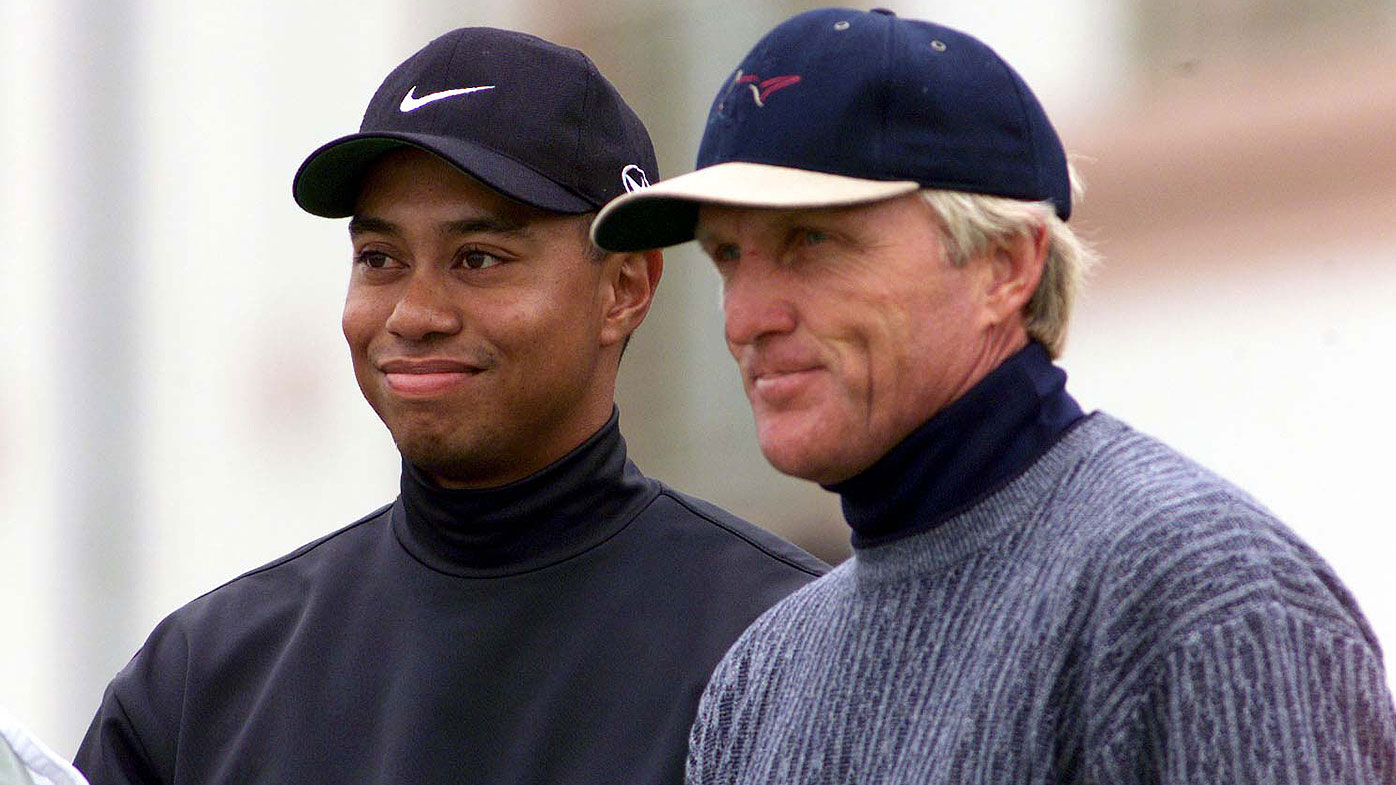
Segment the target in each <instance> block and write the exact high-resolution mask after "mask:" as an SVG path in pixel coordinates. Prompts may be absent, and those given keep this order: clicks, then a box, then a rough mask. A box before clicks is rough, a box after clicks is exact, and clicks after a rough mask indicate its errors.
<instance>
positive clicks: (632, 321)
mask: <svg viewBox="0 0 1396 785" xmlns="http://www.w3.org/2000/svg"><path fill="white" fill-rule="evenodd" d="M602 264H604V265H605V266H606V286H607V291H608V296H607V297H606V303H605V304H606V310H605V312H604V313H603V314H602V325H601V345H602V346H611V345H613V344H621V343H624V341H625V339H626V338H627V337H629V336H630V334H631V333H633V332H635V329H636V328H637V327H639V326H640V322H643V321H644V320H645V314H647V313H649V310H650V303H652V302H654V290H655V288H656V287H658V286H659V277H660V276H661V275H663V274H664V254H663V253H662V252H660V251H659V250H658V249H653V250H649V251H634V252H629V253H614V254H609V255H608V256H607V257H606V259H605V260H604V261H603V262H602Z"/></svg>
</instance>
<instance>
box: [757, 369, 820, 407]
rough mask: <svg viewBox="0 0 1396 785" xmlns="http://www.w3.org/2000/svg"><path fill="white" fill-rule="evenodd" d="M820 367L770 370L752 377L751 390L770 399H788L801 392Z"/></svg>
mask: <svg viewBox="0 0 1396 785" xmlns="http://www.w3.org/2000/svg"><path fill="white" fill-rule="evenodd" d="M819 370H820V369H819V368H817V367H814V368H801V369H799V370H796V371H769V372H765V373H761V374H758V375H756V376H754V377H752V380H751V391H752V394H753V395H759V396H761V397H762V398H763V399H766V400H769V401H780V400H783V399H788V398H791V397H793V396H794V395H796V394H797V393H799V392H800V391H801V390H803V389H804V387H805V386H806V385H807V384H808V383H809V382H810V381H811V380H812V379H813V378H814V377H815V375H816V374H818V373H819Z"/></svg>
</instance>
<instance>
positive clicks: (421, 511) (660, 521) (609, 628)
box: [78, 415, 825, 785]
mask: <svg viewBox="0 0 1396 785" xmlns="http://www.w3.org/2000/svg"><path fill="white" fill-rule="evenodd" d="M824 570H825V566H824V565H823V564H821V563H820V562H818V561H816V560H815V559H814V558H813V557H811V556H809V555H808V554H806V553H804V552H802V551H800V550H799V549H797V548H795V547H794V546H792V545H790V544H789V543H786V542H783V541H781V540H779V539H777V538H776V537H775V536H774V535H772V534H770V533H768V532H765V531H763V530H761V529H758V528H757V527H756V526H753V525H752V524H750V523H747V522H745V521H742V520H739V519H737V518H734V517H733V516H732V515H730V514H728V513H726V512H723V511H722V510H720V509H718V508H716V507H713V506H712V505H710V504H707V503H706V502H703V501H700V500H698V499H694V498H692V497H689V496H685V495H684V494H682V493H679V492H677V491H675V490H673V489H672V488H669V487H668V486H665V485H664V484H662V483H660V482H658V481H656V480H653V479H647V478H646V477H644V476H643V475H642V474H640V472H639V470H638V469H636V468H635V466H634V465H633V464H631V463H630V462H629V461H627V460H626V454H625V441H624V440H623V439H622V438H621V435H620V430H619V428H618V426H617V418H616V417H615V416H614V415H613V416H612V418H611V421H610V422H609V423H607V424H606V425H605V426H604V427H602V428H601V429H600V430H599V431H598V432H597V433H596V434H594V435H593V436H592V437H591V438H589V439H587V440H586V441H585V442H583V443H582V444H581V445H579V446H578V447H577V448H576V449H574V450H573V451H572V452H570V453H568V454H567V455H565V456H563V457H562V458H561V459H559V460H557V461H556V462H554V463H553V464H552V465H550V466H548V467H547V468H545V469H543V470H542V471H540V472H538V473H536V474H534V475H532V476H530V477H527V478H525V479H522V480H519V481H518V482H515V483H512V484H509V485H505V486H502V487H499V488H491V489H486V490H448V489H444V488H441V487H440V486H438V485H437V484H436V483H434V482H433V481H432V480H431V479H430V478H429V477H427V476H426V475H425V474H423V473H422V472H421V471H419V470H418V469H417V468H416V467H413V466H411V465H407V466H405V467H404V471H403V476H402V495H401V496H400V497H399V499H398V500H397V501H395V502H394V503H393V504H390V505H387V506H386V507H384V508H382V509H380V510H378V511H377V512H374V513H372V514H371V515H369V516H367V517H365V518H363V519H361V520H360V521H358V522H356V523H354V524H353V525H351V526H348V527H345V528H343V529H340V530H339V531H337V532H335V533H333V534H331V535H328V536H326V537H323V538H321V539H319V540H317V541H315V542H313V543H310V544H308V545H306V546H305V547H303V548H301V549H299V550H297V551H296V552H294V553H292V554H289V555H287V556H285V557H283V558H282V559H279V560H277V561H276V562H273V563H272V564H269V565H266V566H265V567H261V568H259V569H257V570H254V571H252V572H250V573H248V574H246V575H244V576H242V577H240V578H238V579H236V580H234V581H231V582H229V583H228V584H226V585H224V586H222V587H221V588H219V589H217V590H215V591H212V592H209V593H208V594H206V595H204V596H203V597H201V598H199V599H198V600H195V601H194V602H192V603H190V604H189V605H186V606H185V607H184V608H182V609H180V610H179V611H177V612H176V613H175V614H174V615H172V616H171V617H170V618H169V619H167V620H166V621H165V622H164V623H163V624H161V626H160V627H159V628H158V629H157V630H156V631H155V632H154V633H153V634H152V635H151V638H150V640H149V641H148V642H147V643H146V645H145V646H144V647H143V648H142V650H141V653H140V654H138V655H137V656H136V658H135V659H133V660H132V661H131V664H130V665H129V666H128V667H127V668H126V670H124V671H123V672H122V673H121V675H119V676H118V677H117V678H116V679H115V680H114V681H113V682H112V687H111V689H110V690H109V691H108V692H107V696H106V698H105V699H104V701H103V704H102V708H101V709H100V710H99V712H98V716H97V717H96V719H95V720H94V721H93V724H92V729H91V730H90V731H89V733H88V736H87V738H86V739H85V740H84V741H83V745H82V749H81V750H80V751H79V753H78V768H79V769H81V770H82V771H83V772H84V773H85V774H87V775H88V776H89V777H90V778H91V780H92V782H93V783H94V785H95V784H96V783H118V782H120V783H130V782H163V783H169V784H170V785H194V784H195V783H197V784H198V785H242V783H249V782H295V783H304V784H305V785H315V784H316V783H334V785H377V784H378V783H383V782H411V783H415V784H416V785H474V784H475V783H480V784H481V785H483V784H484V783H488V785H532V784H533V783H539V782H546V783H598V782H604V783H610V782H615V783H662V784H663V785H679V784H680V783H682V782H683V775H684V759H685V757H686V755H687V751H688V733H689V728H691V727H692V725H693V718H694V714H695V712H696V711H697V707H698V699H699V696H700V695H701V694H702V691H703V685H704V684H706V683H707V681H708V677H709V676H710V675H711V674H712V670H713V666H714V665H716V664H717V662H718V660H719V659H721V658H722V655H723V653H724V652H726V651H727V649H728V648H729V647H731V645H732V643H733V641H735V640H736V639H737V637H738V636H739V635H741V633H742V631H743V630H745V629H746V628H747V626H748V625H750V624H751V623H752V621H753V620H755V619H756V617H758V616H760V615H761V614H762V613H763V612H765V611H766V609H767V608H769V607H771V606H772V605H774V604H775V603H776V602H777V601H779V600H780V599H782V598H784V597H785V596H787V595H788V594H790V593H791V592H793V591H795V590H796V589H798V588H799V587H801V586H803V585H805V584H806V583H808V582H810V581H811V580H813V579H814V578H815V577H816V576H818V575H819V574H821V573H823V572H824Z"/></svg>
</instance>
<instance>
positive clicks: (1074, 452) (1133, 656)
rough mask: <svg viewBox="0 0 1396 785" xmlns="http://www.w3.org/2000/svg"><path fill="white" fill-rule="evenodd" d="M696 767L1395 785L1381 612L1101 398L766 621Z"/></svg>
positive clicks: (838, 779)
mask: <svg viewBox="0 0 1396 785" xmlns="http://www.w3.org/2000/svg"><path fill="white" fill-rule="evenodd" d="M689 755H690V757H689V763H688V781H689V782H690V783H692V784H694V785H710V784H714V785H715V784H716V783H750V784H751V785H756V783H760V784H761V785H775V784H777V783H860V784H861V785H876V784H878V783H881V784H883V785H893V784H894V783H895V784H897V785H900V784H901V783H908V784H910V783H916V784H917V785H924V784H927V783H947V784H949V783H954V785H974V784H976V783H984V784H985V785H988V784H990V783H992V784H993V785H1009V784H1012V785H1024V784H1026V783H1099V784H1100V785H1109V784H1113V783H1209V784H1211V783H1216V784H1222V783H1323V784H1325V785H1328V784H1334V783H1372V784H1373V785H1393V784H1396V717H1394V716H1393V710H1392V702H1391V696H1390V694H1389V693H1388V691H1387V685H1386V681H1385V675H1384V673H1383V670H1382V662H1381V653H1380V650H1379V648H1378V645H1377V641H1376V639H1375V638H1374V636H1373V634H1372V631H1371V629H1370V628H1369V627H1368V625H1367V623H1366V621H1365V620H1364V619H1363V618H1362V616H1361V614H1360V612H1359V611H1358V609H1357V606H1356V604H1355V603H1354V601H1353V599H1352V597H1351V596H1350V595H1349V594H1348V593H1347V591H1346V590H1345V589H1344V588H1343V586H1342V585H1341V584H1340V583H1339V581H1338V579H1337V577H1336V576H1335V575H1334V574H1333V572H1332V570H1331V569H1330V568H1329V567H1328V566H1327V565H1326V564H1324V562H1323V561H1322V560H1321V559H1320V558H1319V557H1318V556H1317V555H1315V554H1314V553H1313V552H1312V551H1311V550H1310V549H1309V548H1308V547H1307V546H1305V545H1304V544H1303V543H1302V542H1300V541H1299V540H1298V539H1297V538H1296V537H1295V536H1294V535H1293V534H1292V533H1291V532H1290V531H1289V530H1287V529H1286V528H1285V527H1284V526H1283V525H1281V524H1280V523H1279V522H1277V521H1276V520H1275V519H1274V518H1273V517H1272V516H1271V515H1270V514H1269V513H1268V512H1266V511H1265V510H1264V509H1263V508H1261V507H1260V506H1258V505H1257V504H1256V503H1255V502H1254V501H1252V500H1250V499H1249V498H1248V497H1247V496H1246V495H1245V494H1243V493H1242V492H1241V491H1239V490H1237V489H1235V488H1234V487H1232V486H1230V485H1228V484H1227V483H1226V482H1224V481H1223V480H1221V479H1219V478H1217V477H1215V476H1214V475H1211V474H1209V473H1208V472H1207V471H1206V470H1204V469H1202V468H1200V467H1199V466H1197V465H1196V464H1194V463H1192V462H1190V461H1188V460H1187V459H1185V458H1183V457H1181V456H1179V455H1178V454H1176V453H1175V452H1173V451H1171V450H1170V449H1168V448H1167V447H1165V446H1163V445H1162V444H1160V443H1159V442H1157V441H1155V440H1153V439H1150V438H1149V437H1147V436H1143V435H1141V434H1139V433H1136V432H1134V431H1132V430H1130V429H1129V428H1128V427H1127V426H1125V425H1124V424H1122V423H1120V422H1119V421H1117V420H1114V419H1112V418H1110V417H1109V416H1107V415H1104V414H1099V413H1097V414H1095V415H1092V416H1091V417H1090V418H1088V419H1086V420H1084V421H1083V422H1081V423H1080V424H1078V425H1077V426H1076V427H1075V428H1073V429H1072V430H1071V431H1070V432H1068V433H1067V434H1066V435H1065V436H1064V437H1063V438H1062V440H1061V441H1060V442H1059V443H1058V444H1056V445H1055V446H1054V447H1053V448H1052V449H1051V450H1050V451H1048V452H1047V453H1046V454H1045V455H1044V456H1043V457H1042V458H1041V459H1039V460H1038V461H1037V462H1036V463H1034V464H1033V465H1032V466H1031V467H1030V468H1029V469H1028V470H1027V471H1026V472H1025V473H1024V474H1022V475H1021V476H1019V477H1018V478H1016V479H1015V480H1013V481H1012V482H1011V483H1009V484H1008V485H1007V486H1006V487H1004V488H1003V489H1001V490H999V491H997V492H995V493H993V494H992V495H991V496H989V497H988V498H987V499H985V500H984V501H983V502H981V503H979V504H977V505H976V506H974V507H973V508H971V509H969V510H968V511H966V512H964V513H963V514H961V515H958V516H956V517H955V518H953V519H951V520H950V521H949V522H947V523H946V524H944V525H942V526H939V527H937V528H935V529H933V530H931V531H929V532H927V533H924V534H919V535H916V536H913V537H909V538H907V539H903V540H899V541H896V542H892V543H890V544H887V545H882V546H878V547H874V548H867V549H862V550H859V551H857V552H856V553H855V555H854V558H852V559H850V560H849V561H848V562H846V563H844V564H843V565H841V566H840V567H839V568H838V569H836V570H834V571H833V572H831V573H830V574H828V575H826V576H825V577H824V578H822V579H820V580H818V581H816V582H814V583H812V584H810V585H808V586H806V587H805V588H804V589H802V590H800V591H798V592H797V593H795V594H794V595H792V596H790V597H789V598H787V599H786V600H785V601H783V602H781V603H780V604H779V605H777V606H776V607H774V608H773V609H771V610H770V611H768V612H767V613H766V614H765V615H764V616H762V617H761V618H760V619H759V620H758V621H757V622H756V623H755V624H754V625H753V626H752V627H751V628H750V629H749V630H748V631H747V632H746V634H745V635H744V636H743V637H742V638H741V639H740V640H739V641H738V642H737V644H736V645H735V646H734V647H733V648H732V650H731V651H730V652H729V653H728V654H727V656H726V658H725V659H724V660H723V662H722V663H721V665H719V666H718V669H717V671H716V672H715V673H714V675H713V678H712V681H711V682H710V683H709V685H708V688H707V691H706V693H705V694H704V697H703V702H702V705H701V707H700V709H699V713H698V720H697V723H696V724H695V725H694V728H693V735H692V739H691V745H690V752H689Z"/></svg>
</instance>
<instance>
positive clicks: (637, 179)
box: [620, 164, 650, 193]
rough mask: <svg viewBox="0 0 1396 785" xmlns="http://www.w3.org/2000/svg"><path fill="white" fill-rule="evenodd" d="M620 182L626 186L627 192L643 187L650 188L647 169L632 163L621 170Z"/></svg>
mask: <svg viewBox="0 0 1396 785" xmlns="http://www.w3.org/2000/svg"><path fill="white" fill-rule="evenodd" d="M620 182H621V184H622V185H624V186H625V192H626V193H633V192H635V191H637V190H639V189H641V188H648V187H649V185H650V179H649V178H648V177H646V176H645V170H644V169H641V168H640V167H638V166H636V165H635V164H630V165H629V166H627V167H625V168H624V169H622V170H620Z"/></svg>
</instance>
